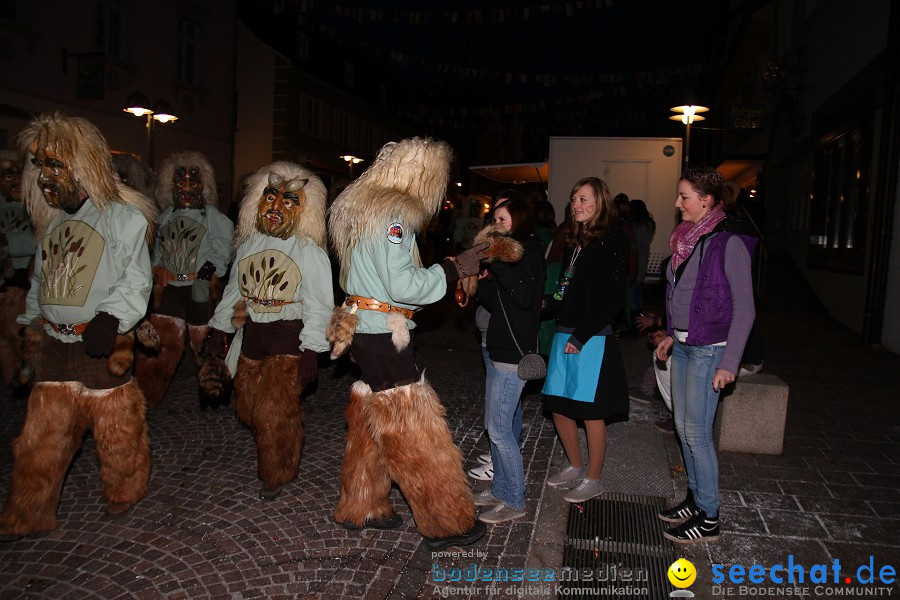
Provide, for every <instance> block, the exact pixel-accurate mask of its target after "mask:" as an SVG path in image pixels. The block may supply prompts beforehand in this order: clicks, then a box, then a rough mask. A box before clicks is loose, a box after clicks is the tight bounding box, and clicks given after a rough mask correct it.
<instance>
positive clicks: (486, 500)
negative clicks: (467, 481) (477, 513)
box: [473, 488, 502, 506]
mask: <svg viewBox="0 0 900 600" xmlns="http://www.w3.org/2000/svg"><path fill="white" fill-rule="evenodd" d="M473 499H474V500H475V506H497V505H498V504H501V503H502V500H499V499H497V498H495V497H494V495H493V494H492V493H491V488H487V489H486V490H482V491H481V492H479V493H477V494H475V495H474V496H473Z"/></svg>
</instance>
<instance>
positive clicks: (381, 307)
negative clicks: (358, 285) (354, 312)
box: [344, 296, 416, 320]
mask: <svg viewBox="0 0 900 600" xmlns="http://www.w3.org/2000/svg"><path fill="white" fill-rule="evenodd" d="M344 304H345V305H346V306H358V307H359V308H361V309H363V310H377V311H378V312H383V313H391V312H395V313H400V314H401V315H403V316H404V317H406V318H407V319H410V320H411V319H412V318H413V317H414V316H415V314H416V312H415V311H414V310H410V309H408V308H400V307H399V306H394V305H392V304H388V303H387V302H379V301H378V300H375V299H374V298H363V297H362V296H347V299H346V300H344Z"/></svg>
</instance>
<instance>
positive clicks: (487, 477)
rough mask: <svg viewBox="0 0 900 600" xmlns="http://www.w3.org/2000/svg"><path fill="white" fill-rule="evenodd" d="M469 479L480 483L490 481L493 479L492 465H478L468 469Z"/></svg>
mask: <svg viewBox="0 0 900 600" xmlns="http://www.w3.org/2000/svg"><path fill="white" fill-rule="evenodd" d="M469 477H471V478H473V479H478V480H481V481H491V480H492V479H493V478H494V465H493V464H487V465H479V466H477V467H474V468H472V469H469Z"/></svg>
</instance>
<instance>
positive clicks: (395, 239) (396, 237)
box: [387, 223, 403, 244]
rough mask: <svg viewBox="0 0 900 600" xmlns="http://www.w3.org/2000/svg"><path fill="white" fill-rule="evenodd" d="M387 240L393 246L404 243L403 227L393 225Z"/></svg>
mask: <svg viewBox="0 0 900 600" xmlns="http://www.w3.org/2000/svg"><path fill="white" fill-rule="evenodd" d="M387 239H388V241H389V242H390V243H392V244H399V243H400V242H402V241H403V225H401V224H400V223H391V224H390V225H388V229H387Z"/></svg>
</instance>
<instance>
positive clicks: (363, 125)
mask: <svg viewBox="0 0 900 600" xmlns="http://www.w3.org/2000/svg"><path fill="white" fill-rule="evenodd" d="M374 142H375V137H374V135H373V127H372V124H371V123H369V122H368V121H361V122H360V124H359V147H360V148H362V149H363V151H364V152H368V153H370V154H375V151H376V150H377V148H373V147H372V145H373V144H374Z"/></svg>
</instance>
